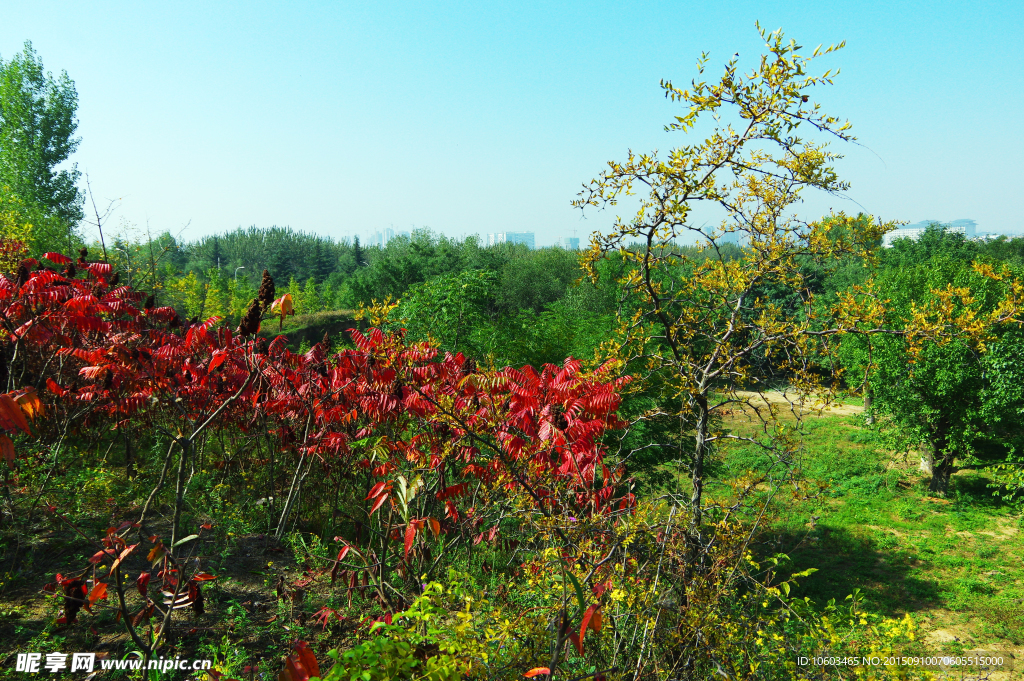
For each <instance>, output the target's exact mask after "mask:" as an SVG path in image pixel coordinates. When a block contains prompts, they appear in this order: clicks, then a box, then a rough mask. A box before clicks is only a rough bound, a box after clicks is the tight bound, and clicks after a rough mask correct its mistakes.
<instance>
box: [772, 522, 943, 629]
mask: <svg viewBox="0 0 1024 681" xmlns="http://www.w3.org/2000/svg"><path fill="white" fill-rule="evenodd" d="M757 550H758V553H760V554H761V555H762V556H771V555H774V554H776V553H785V554H786V555H788V556H789V558H790V559H791V562H790V563H788V564H787V566H786V569H785V570H782V571H780V576H781V577H788V576H789V575H790V574H793V573H796V572H801V571H803V570H806V569H807V568H817V572H815V573H814V574H812V575H810V576H808V577H802V578H799V579H798V580H797V582H798V586H796V588H794V589H793V590H792V592H791V594H792V596H795V597H797V598H803V597H805V596H806V597H808V598H810V599H811V600H813V601H814V602H816V603H817V604H819V605H823V604H825V603H827V602H828V601H829V599H832V598H834V599H835V600H836V602H837V603H842V602H843V601H844V599H845V598H846V597H847V596H848V595H849V594H852V593H853V592H854V591H855V590H857V589H859V590H860V591H861V593H862V594H863V596H864V597H865V599H866V602H867V604H868V605H870V606H871V607H872V609H873V610H876V611H878V612H880V613H882V614H884V615H885V616H887V617H896V616H901V615H903V614H904V613H906V612H912V611H916V610H922V609H925V608H929V607H934V606H935V605H938V604H940V603H941V602H942V597H941V596H940V592H939V587H938V583H937V582H936V581H935V580H929V579H921V578H919V577H915V576H912V575H911V574H910V572H911V570H912V568H913V567H914V565H915V561H916V560H917V557H916V556H914V555H913V554H911V553H908V552H906V551H901V550H898V549H889V548H884V547H881V546H879V545H878V543H877V542H876V540H873V539H869V538H864V537H859V536H856V535H854V534H852V533H851V532H849V531H848V530H847V529H846V528H843V527H838V526H834V525H829V524H828V523H821V524H817V525H814V526H813V527H806V528H803V530H802V531H796V530H776V531H770V532H766V533H765V534H763V535H762V536H761V538H760V542H759V543H758V547H757Z"/></svg>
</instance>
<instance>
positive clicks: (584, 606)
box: [562, 558, 587, 612]
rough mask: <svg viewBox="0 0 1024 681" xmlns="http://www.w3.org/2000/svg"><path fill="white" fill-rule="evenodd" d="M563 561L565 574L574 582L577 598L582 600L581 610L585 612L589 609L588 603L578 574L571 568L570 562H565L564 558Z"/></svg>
mask: <svg viewBox="0 0 1024 681" xmlns="http://www.w3.org/2000/svg"><path fill="white" fill-rule="evenodd" d="M562 563H563V564H564V565H565V576H566V577H568V578H569V581H570V582H572V585H573V588H574V589H576V598H578V599H579V601H580V612H583V611H584V610H586V609H587V603H586V600H585V599H584V597H583V587H581V586H580V583H579V580H577V579H576V575H574V574H573V573H572V572H571V571H570V570H569V564H568V563H566V562H565V559H564V558H563V559H562Z"/></svg>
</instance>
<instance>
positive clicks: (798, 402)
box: [736, 390, 864, 416]
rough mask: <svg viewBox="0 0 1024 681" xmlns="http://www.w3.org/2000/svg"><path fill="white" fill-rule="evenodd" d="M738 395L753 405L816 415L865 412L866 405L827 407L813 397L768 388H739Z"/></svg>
mask: <svg viewBox="0 0 1024 681" xmlns="http://www.w3.org/2000/svg"><path fill="white" fill-rule="evenodd" d="M736 396H737V397H738V398H740V399H741V400H744V401H746V402H747V404H748V405H749V406H751V407H757V406H762V405H765V404H776V405H780V406H784V407H788V408H789V409H791V410H793V411H797V412H798V413H800V414H811V415H814V416H818V415H820V416H826V415H827V416H850V415H853V414H863V413H864V407H863V406H861V405H857V404H843V403H833V404H831V405H829V406H827V407H825V406H823V405H822V404H821V403H820V402H816V401H814V400H813V399H808V400H803V399H801V397H800V396H799V395H796V394H795V393H782V392H778V391H775V390H768V391H765V392H763V393H758V392H752V391H747V390H738V391H736Z"/></svg>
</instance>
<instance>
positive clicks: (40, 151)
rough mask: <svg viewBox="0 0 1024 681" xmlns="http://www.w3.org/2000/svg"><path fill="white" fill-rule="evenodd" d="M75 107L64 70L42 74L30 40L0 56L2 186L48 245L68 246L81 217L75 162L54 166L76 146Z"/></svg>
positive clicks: (75, 99) (72, 88)
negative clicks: (4, 57) (8, 55)
mask: <svg viewBox="0 0 1024 681" xmlns="http://www.w3.org/2000/svg"><path fill="white" fill-rule="evenodd" d="M77 108H78V94H77V93H76V92H75V85H74V83H73V82H72V81H71V79H70V78H69V77H68V74H67V73H66V72H65V73H61V75H60V77H59V78H56V79H55V78H54V77H53V75H52V74H50V73H46V72H45V71H44V69H43V62H42V60H41V59H40V58H39V55H37V54H36V52H35V50H33V49H32V43H31V42H26V43H25V48H24V49H23V50H22V51H21V52H19V53H18V54H15V55H14V56H13V57H11V58H10V59H9V60H7V61H3V60H2V59H0V189H2V190H3V192H4V193H5V194H7V193H13V194H14V195H16V196H18V197H19V198H20V199H21V201H22V203H23V205H25V206H26V209H27V212H28V214H29V217H30V218H35V220H34V222H35V223H36V224H35V227H36V229H35V230H34V235H33V239H34V240H36V241H40V242H46V243H47V244H48V245H49V246H51V247H53V246H57V245H59V246H60V247H61V248H68V247H69V245H71V242H69V238H72V235H73V229H74V227H75V226H76V225H77V224H78V221H79V220H81V219H82V215H83V214H82V204H83V202H84V200H85V198H84V195H83V194H82V192H81V191H80V190H79V189H78V187H77V186H76V185H77V182H78V179H79V176H80V173H79V172H78V170H77V168H76V166H75V165H74V164H72V165H71V167H70V168H65V169H62V170H57V169H56V168H57V166H58V165H60V164H62V163H63V162H65V161H66V160H67V159H68V158H69V157H70V155H71V154H72V153H73V152H74V151H75V149H76V148H77V146H78V142H79V140H78V138H76V137H75V136H74V134H75V130H76V129H77V127H78V121H77V120H76V118H75V112H76V110H77ZM8 202H9V201H8V200H7V199H3V203H8ZM33 212H34V213H35V214H34V215H33ZM72 241H73V238H72Z"/></svg>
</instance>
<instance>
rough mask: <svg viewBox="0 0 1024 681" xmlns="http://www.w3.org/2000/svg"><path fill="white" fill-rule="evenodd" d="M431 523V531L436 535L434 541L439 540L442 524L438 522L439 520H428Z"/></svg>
mask: <svg viewBox="0 0 1024 681" xmlns="http://www.w3.org/2000/svg"><path fill="white" fill-rule="evenodd" d="M427 520H429V521H430V531H431V532H433V533H434V539H437V538H438V536H440V534H441V523H439V522H438V521H437V518H428V519H427Z"/></svg>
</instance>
